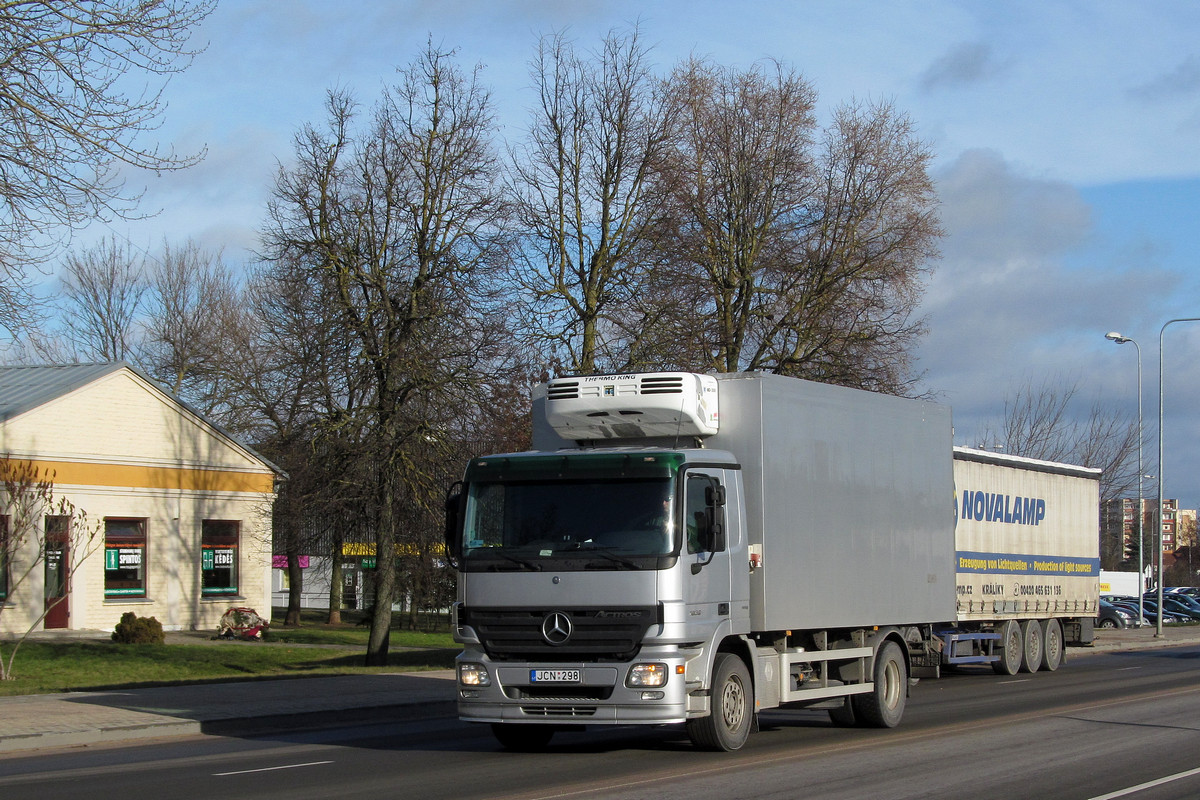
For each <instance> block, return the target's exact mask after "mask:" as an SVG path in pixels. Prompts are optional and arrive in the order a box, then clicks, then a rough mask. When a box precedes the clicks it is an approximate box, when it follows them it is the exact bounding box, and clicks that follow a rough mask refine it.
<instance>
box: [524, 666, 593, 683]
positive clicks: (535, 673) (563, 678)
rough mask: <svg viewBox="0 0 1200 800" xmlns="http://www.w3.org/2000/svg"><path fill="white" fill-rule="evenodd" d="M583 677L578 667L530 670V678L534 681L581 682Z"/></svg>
mask: <svg viewBox="0 0 1200 800" xmlns="http://www.w3.org/2000/svg"><path fill="white" fill-rule="evenodd" d="M582 679H583V678H582V676H581V675H580V674H579V670H577V669H531V670H529V680H530V681H532V682H533V683H579V682H580V681H581V680H582Z"/></svg>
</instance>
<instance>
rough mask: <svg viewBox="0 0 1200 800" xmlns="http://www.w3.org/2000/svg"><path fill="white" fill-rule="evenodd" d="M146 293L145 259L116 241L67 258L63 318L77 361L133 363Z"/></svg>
mask: <svg viewBox="0 0 1200 800" xmlns="http://www.w3.org/2000/svg"><path fill="white" fill-rule="evenodd" d="M146 289H147V284H146V278H145V259H144V257H143V256H141V255H140V254H138V253H135V252H134V250H133V247H132V246H130V245H129V244H127V243H126V244H121V243H119V242H117V239H116V237H112V238H109V239H105V240H103V241H101V242H99V243H97V244H96V245H95V246H94V247H92V248H88V249H85V250H83V251H82V252H78V253H72V254H70V255H69V256H68V257H67V259H66V261H65V262H64V264H63V277H62V294H63V298H64V300H65V304H64V306H63V308H62V309H61V315H62V325H63V329H64V333H65V336H66V338H67V341H68V343H69V345H70V348H71V352H72V354H73V355H74V356H75V358H76V359H80V360H85V361H131V362H137V361H138V360H139V357H138V351H139V349H140V341H139V337H140V334H141V331H140V330H139V326H138V319H139V316H138V315H139V312H140V311H141V310H142V300H143V297H144V296H145V294H146Z"/></svg>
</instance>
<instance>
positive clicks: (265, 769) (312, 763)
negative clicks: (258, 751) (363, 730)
mask: <svg viewBox="0 0 1200 800" xmlns="http://www.w3.org/2000/svg"><path fill="white" fill-rule="evenodd" d="M332 763H333V762H332V761H309V762H306V763H304V764H284V765H283V766H280V767H261V768H259V769H240V770H238V771H237V772H214V773H213V777H215V778H224V777H226V776H227V775H249V774H250V773H251V772H274V771H275V770H277V769H296V768H297V767H319V766H321V765H322V764H332Z"/></svg>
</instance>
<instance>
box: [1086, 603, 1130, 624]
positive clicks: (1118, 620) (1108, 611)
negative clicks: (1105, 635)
mask: <svg viewBox="0 0 1200 800" xmlns="http://www.w3.org/2000/svg"><path fill="white" fill-rule="evenodd" d="M1136 618H1137V612H1136V611H1135V612H1134V613H1130V612H1129V611H1127V610H1125V609H1123V608H1118V607H1117V606H1114V605H1113V604H1112V603H1109V602H1107V601H1105V600H1101V601H1100V613H1099V614H1097V615H1096V627H1097V628H1109V629H1112V628H1131V627H1133V623H1134V620H1135V619H1136Z"/></svg>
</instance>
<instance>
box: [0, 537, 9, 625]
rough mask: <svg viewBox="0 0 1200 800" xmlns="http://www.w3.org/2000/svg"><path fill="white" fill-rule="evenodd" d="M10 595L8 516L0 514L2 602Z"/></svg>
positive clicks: (0, 586)
mask: <svg viewBox="0 0 1200 800" xmlns="http://www.w3.org/2000/svg"><path fill="white" fill-rule="evenodd" d="M7 597H8V517H7V516H0V604H3V602H4V600H5V599H6V598H7Z"/></svg>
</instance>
